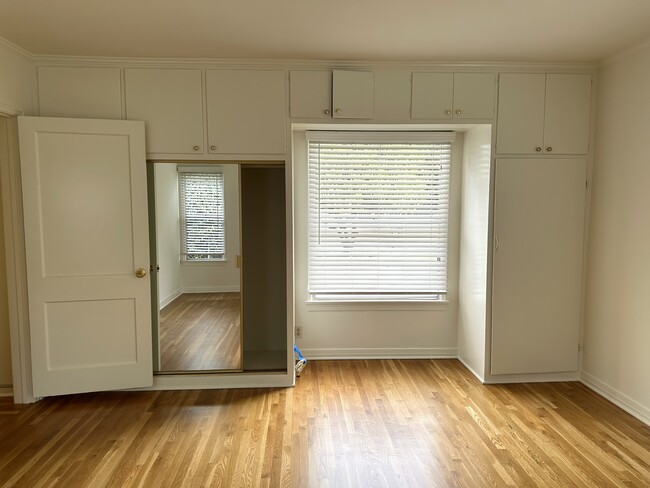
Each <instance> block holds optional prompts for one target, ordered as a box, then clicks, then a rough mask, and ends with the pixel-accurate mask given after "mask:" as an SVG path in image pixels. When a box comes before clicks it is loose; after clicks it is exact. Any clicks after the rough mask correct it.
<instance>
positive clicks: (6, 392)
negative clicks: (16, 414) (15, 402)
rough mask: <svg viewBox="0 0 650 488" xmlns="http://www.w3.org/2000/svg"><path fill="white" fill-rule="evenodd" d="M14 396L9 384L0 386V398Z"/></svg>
mask: <svg viewBox="0 0 650 488" xmlns="http://www.w3.org/2000/svg"><path fill="white" fill-rule="evenodd" d="M13 396H14V389H13V388H12V387H11V386H3V387H0V398H11V397H13Z"/></svg>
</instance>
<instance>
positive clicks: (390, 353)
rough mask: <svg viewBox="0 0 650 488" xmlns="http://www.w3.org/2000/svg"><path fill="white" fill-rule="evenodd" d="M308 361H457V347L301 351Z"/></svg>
mask: <svg viewBox="0 0 650 488" xmlns="http://www.w3.org/2000/svg"><path fill="white" fill-rule="evenodd" d="M298 347H300V346H298ZM300 351H301V352H302V355H303V356H305V358H307V359H312V360H318V359H455V358H457V357H458V350H457V349H456V348H455V347H449V348H444V347H417V348H416V347H396V348H383V347H378V348H331V349H330V348H321V349H308V348H305V349H302V348H301V349H300Z"/></svg>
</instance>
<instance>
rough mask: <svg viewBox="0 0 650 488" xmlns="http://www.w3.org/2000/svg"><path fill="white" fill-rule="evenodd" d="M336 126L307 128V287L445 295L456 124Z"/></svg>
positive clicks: (352, 294)
mask: <svg viewBox="0 0 650 488" xmlns="http://www.w3.org/2000/svg"><path fill="white" fill-rule="evenodd" d="M337 134H342V133H335V134H331V133H330V134H327V133H321V132H311V133H309V134H308V162H309V237H308V239H309V271H308V274H309V279H308V281H309V292H310V294H311V295H312V297H314V298H316V299H328V298H329V299H346V297H347V299H352V300H354V299H377V300H381V299H391V297H409V299H411V298H413V299H427V298H429V299H433V298H436V297H438V298H439V297H440V295H444V294H445V293H446V292H447V234H448V219H449V174H450V167H451V141H453V134H449V133H445V134H443V135H432V134H429V135H422V134H416V135H410V136H405V135H404V134H399V133H393V134H391V135H388V136H384V135H382V134H377V133H373V134H372V135H368V134H365V135H359V137H356V138H355V135H352V134H350V133H347V134H345V135H344V136H343V137H340V138H338V139H337V137H336V135H337ZM400 138H403V140H400Z"/></svg>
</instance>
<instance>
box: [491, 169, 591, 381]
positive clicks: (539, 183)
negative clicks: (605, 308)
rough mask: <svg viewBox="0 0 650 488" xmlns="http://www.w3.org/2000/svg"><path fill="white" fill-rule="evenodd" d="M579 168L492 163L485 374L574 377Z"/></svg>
mask: <svg viewBox="0 0 650 488" xmlns="http://www.w3.org/2000/svg"><path fill="white" fill-rule="evenodd" d="M586 167H587V162H586V160H584V159H511V160H503V159H501V160H497V165H496V188H495V209H494V233H495V251H494V271H493V280H494V281H493V297H492V300H493V303H492V368H491V372H492V374H507V373H553V372H563V371H577V369H578V338H579V329H580V303H581V293H582V255H583V233H584V213H585V181H586ZM497 242H498V244H497Z"/></svg>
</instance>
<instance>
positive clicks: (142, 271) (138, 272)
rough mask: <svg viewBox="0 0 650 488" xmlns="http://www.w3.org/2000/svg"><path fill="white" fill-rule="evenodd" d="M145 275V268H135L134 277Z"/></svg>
mask: <svg viewBox="0 0 650 488" xmlns="http://www.w3.org/2000/svg"><path fill="white" fill-rule="evenodd" d="M146 275H147V270H145V269H144V268H138V269H136V270H135V276H136V278H144V277H145V276H146Z"/></svg>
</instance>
